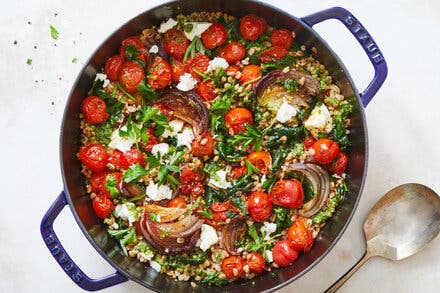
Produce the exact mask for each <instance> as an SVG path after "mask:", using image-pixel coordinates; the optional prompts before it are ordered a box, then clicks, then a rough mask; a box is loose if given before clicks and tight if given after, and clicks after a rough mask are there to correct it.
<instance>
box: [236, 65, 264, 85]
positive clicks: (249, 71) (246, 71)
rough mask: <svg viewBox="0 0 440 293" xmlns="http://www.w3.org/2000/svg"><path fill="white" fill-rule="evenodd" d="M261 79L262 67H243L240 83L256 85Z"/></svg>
mask: <svg viewBox="0 0 440 293" xmlns="http://www.w3.org/2000/svg"><path fill="white" fill-rule="evenodd" d="M260 77H261V69H260V66H258V65H254V64H251V65H246V66H245V67H243V69H242V71H241V77H240V82H241V83H252V84H254V83H255V82H257V81H258V79H259V78H260Z"/></svg>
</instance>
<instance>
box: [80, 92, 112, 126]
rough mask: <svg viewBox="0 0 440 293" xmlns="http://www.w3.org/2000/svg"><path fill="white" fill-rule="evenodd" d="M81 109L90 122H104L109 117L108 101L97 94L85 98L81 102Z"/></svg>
mask: <svg viewBox="0 0 440 293" xmlns="http://www.w3.org/2000/svg"><path fill="white" fill-rule="evenodd" d="M81 110H82V114H83V116H84V119H86V120H87V122H89V123H90V124H99V123H102V122H104V121H105V120H107V118H108V117H109V115H108V113H107V104H106V102H105V101H104V100H103V99H101V98H100V97H97V96H88V97H87V98H85V99H84V100H83V102H82V104H81Z"/></svg>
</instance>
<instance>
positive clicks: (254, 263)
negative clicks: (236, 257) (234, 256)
mask: <svg viewBox="0 0 440 293" xmlns="http://www.w3.org/2000/svg"><path fill="white" fill-rule="evenodd" d="M247 264H248V266H249V269H250V270H251V271H253V272H254V273H256V274H261V273H262V272H263V271H264V267H265V266H266V261H265V260H264V257H263V255H262V254H261V253H259V252H251V253H249V254H248V256H247Z"/></svg>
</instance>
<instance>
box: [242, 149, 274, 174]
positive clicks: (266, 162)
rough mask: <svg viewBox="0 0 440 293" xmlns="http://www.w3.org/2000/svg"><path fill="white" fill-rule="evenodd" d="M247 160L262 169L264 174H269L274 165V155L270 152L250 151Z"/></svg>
mask: <svg viewBox="0 0 440 293" xmlns="http://www.w3.org/2000/svg"><path fill="white" fill-rule="evenodd" d="M247 160H248V161H249V162H250V163H252V165H254V166H255V167H257V168H258V170H260V172H261V173H262V174H269V170H270V166H271V165H272V157H271V156H270V153H269V152H265V151H256V152H253V153H250V154H249V156H248V157H247Z"/></svg>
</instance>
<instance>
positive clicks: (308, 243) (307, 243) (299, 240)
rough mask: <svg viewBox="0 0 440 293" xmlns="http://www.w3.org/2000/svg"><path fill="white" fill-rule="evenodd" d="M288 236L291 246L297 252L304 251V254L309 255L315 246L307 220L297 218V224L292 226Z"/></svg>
mask: <svg viewBox="0 0 440 293" xmlns="http://www.w3.org/2000/svg"><path fill="white" fill-rule="evenodd" d="M287 235H288V240H289V242H290V245H291V246H292V248H293V249H295V250H298V251H300V250H302V251H304V253H307V252H309V250H310V248H312V246H313V242H314V240H313V235H312V232H311V231H310V230H309V227H308V226H307V220H306V219H305V218H302V217H299V218H296V220H295V222H293V224H292V225H291V226H290V228H289V232H288V234H287Z"/></svg>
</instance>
